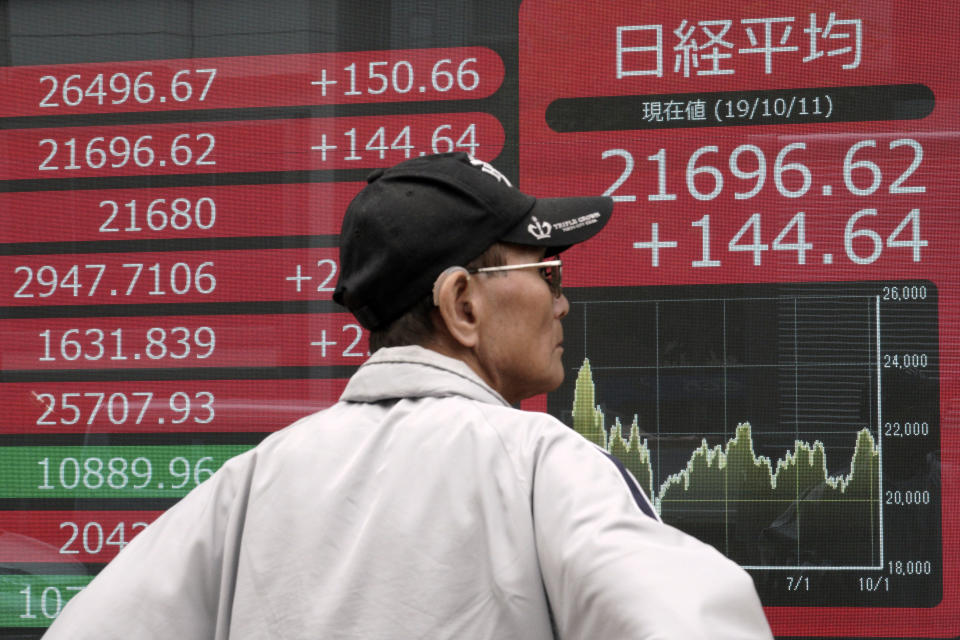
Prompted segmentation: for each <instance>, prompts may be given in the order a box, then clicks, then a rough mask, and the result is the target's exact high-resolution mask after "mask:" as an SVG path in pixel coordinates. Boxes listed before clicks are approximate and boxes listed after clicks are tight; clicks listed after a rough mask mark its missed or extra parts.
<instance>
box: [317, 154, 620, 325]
mask: <svg viewBox="0 0 960 640" xmlns="http://www.w3.org/2000/svg"><path fill="white" fill-rule="evenodd" d="M367 183H368V184H367V185H366V186H365V187H364V188H363V190H362V191H361V192H360V193H359V194H357V196H356V197H355V198H354V199H353V201H352V202H351V203H350V204H349V205H348V206H347V211H346V214H345V215H344V218H343V225H342V227H341V230H340V277H339V281H338V282H337V288H336V290H335V291H334V293H333V299H334V300H335V301H336V302H338V303H340V304H342V305H344V306H346V307H347V309H349V310H350V312H351V313H353V315H354V316H355V317H356V318H357V320H358V321H359V322H360V324H362V325H363V326H364V327H366V328H367V329H371V330H377V329H384V328H386V327H387V326H389V325H390V323H392V322H393V321H394V320H396V319H397V318H399V317H400V316H401V315H403V313H404V312H406V311H407V310H408V309H410V308H411V307H412V306H413V305H414V304H416V303H417V301H419V300H420V299H422V298H423V297H424V296H426V295H428V294H429V293H430V291H431V289H432V287H433V283H434V280H436V278H437V276H438V275H440V273H441V272H442V271H443V270H444V269H446V268H447V267H451V266H456V265H461V266H462V265H465V264H467V263H468V262H470V261H471V260H473V259H474V258H476V257H477V256H479V255H480V254H481V253H483V252H484V251H486V250H487V249H488V248H489V247H490V246H491V245H493V244H494V243H496V242H501V241H503V242H511V243H516V244H521V245H531V246H539V247H546V248H547V255H555V254H557V253H560V252H561V251H563V250H564V249H566V248H568V247H570V246H571V245H574V244H577V243H578V242H583V241H584V240H586V239H587V238H590V237H592V236H593V235H595V234H596V233H597V232H598V231H600V229H602V228H603V226H604V225H605V224H606V223H607V221H608V220H609V219H610V215H611V213H612V212H613V200H612V199H611V198H609V197H602V196H595V197H570V198H534V197H533V196H530V195H527V194H525V193H522V192H521V191H520V190H519V189H516V188H515V187H514V186H513V185H511V184H510V181H509V180H508V179H507V178H506V177H505V176H504V175H503V174H501V173H500V172H499V171H497V170H496V169H495V168H494V167H493V166H492V165H490V164H488V163H486V162H484V161H482V160H478V159H476V158H474V157H472V156H470V155H468V154H466V153H462V152H453V153H442V154H436V155H430V156H422V157H417V158H413V159H411V160H406V161H404V162H401V163H400V164H398V165H396V166H394V167H391V168H389V169H378V170H376V171H374V172H373V173H372V174H370V176H369V177H368V178H367Z"/></svg>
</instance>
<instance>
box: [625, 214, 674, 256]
mask: <svg viewBox="0 0 960 640" xmlns="http://www.w3.org/2000/svg"><path fill="white" fill-rule="evenodd" d="M676 246H677V242H676V241H675V240H665V241H663V242H660V227H659V225H657V223H656V222H654V223H652V224H651V225H650V241H649V242H634V243H633V248H634V249H650V250H651V251H652V252H653V253H652V254H651V255H650V264H651V265H652V266H654V267H659V266H660V249H663V248H671V247H676Z"/></svg>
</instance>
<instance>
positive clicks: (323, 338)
mask: <svg viewBox="0 0 960 640" xmlns="http://www.w3.org/2000/svg"><path fill="white" fill-rule="evenodd" d="M335 344H337V343H336V342H334V341H333V340H327V330H326V329H323V330H322V331H320V340H319V341H315V342H311V343H310V346H311V347H320V357H321V358H326V357H327V347H332V346H333V345H335Z"/></svg>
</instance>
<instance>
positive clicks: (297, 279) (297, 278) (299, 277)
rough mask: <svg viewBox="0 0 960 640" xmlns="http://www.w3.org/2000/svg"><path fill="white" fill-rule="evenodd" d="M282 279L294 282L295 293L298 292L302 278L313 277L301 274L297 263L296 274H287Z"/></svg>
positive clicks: (309, 278) (301, 271) (310, 278)
mask: <svg viewBox="0 0 960 640" xmlns="http://www.w3.org/2000/svg"><path fill="white" fill-rule="evenodd" d="M284 280H288V281H290V282H296V283H297V293H300V283H301V282H303V281H304V280H313V278H312V277H311V276H305V275H303V270H302V269H301V268H300V265H297V275H295V276H287V277H286V278H284Z"/></svg>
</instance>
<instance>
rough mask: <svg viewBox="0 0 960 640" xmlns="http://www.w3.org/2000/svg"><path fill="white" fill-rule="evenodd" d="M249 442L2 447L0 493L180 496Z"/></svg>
mask: <svg viewBox="0 0 960 640" xmlns="http://www.w3.org/2000/svg"><path fill="white" fill-rule="evenodd" d="M251 447H252V445H155V446H93V447H84V446H48V447H37V446H30V447H0V498H91V497H98V498H108V497H118V498H120V497H123V498H133V497H142V498H177V497H181V496H184V495H186V494H187V492H189V491H190V490H191V489H193V488H194V487H196V486H197V485H198V484H200V483H201V482H203V481H204V480H206V479H207V478H209V477H210V476H211V475H213V473H214V472H215V471H216V470H217V469H219V468H220V467H221V466H222V465H223V463H224V462H226V461H227V460H228V459H230V458H232V457H233V456H236V455H238V454H240V453H243V452H244V451H246V450H248V449H250V448H251Z"/></svg>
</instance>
